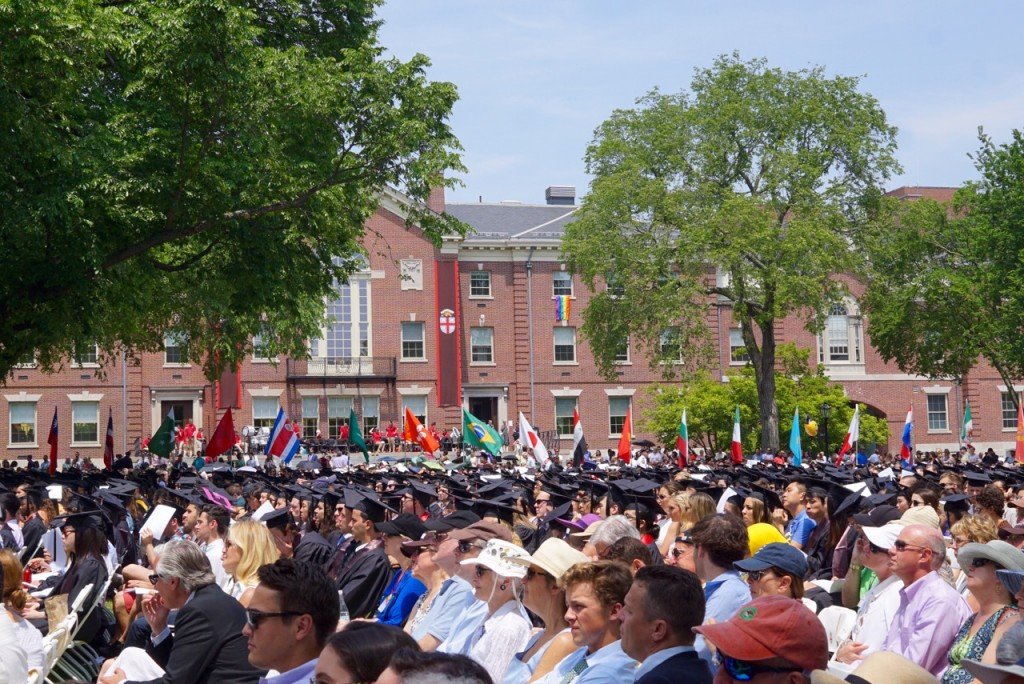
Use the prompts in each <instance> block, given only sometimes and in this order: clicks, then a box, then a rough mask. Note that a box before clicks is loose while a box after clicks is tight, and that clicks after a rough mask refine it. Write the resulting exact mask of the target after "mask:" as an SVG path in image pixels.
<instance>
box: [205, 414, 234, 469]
mask: <svg viewBox="0 0 1024 684" xmlns="http://www.w3.org/2000/svg"><path fill="white" fill-rule="evenodd" d="M233 446H235V422H234V420H233V419H232V418H231V409H228V410H227V411H226V412H225V413H224V417H223V418H221V419H220V422H219V423H218V424H217V429H216V430H214V431H213V436H212V437H210V441H209V442H208V443H207V445H206V457H207V458H217V457H218V456H220V455H221V454H223V453H226V452H228V451H230V450H231V447H233Z"/></svg>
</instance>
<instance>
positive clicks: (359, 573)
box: [337, 495, 391, 619]
mask: <svg viewBox="0 0 1024 684" xmlns="http://www.w3.org/2000/svg"><path fill="white" fill-rule="evenodd" d="M386 510H387V508H386V507H385V505H384V504H383V503H381V502H380V500H379V499H377V498H376V497H370V496H369V495H367V496H366V497H364V498H363V499H361V500H360V501H359V503H357V504H355V505H354V506H353V507H352V537H353V539H352V542H351V543H350V544H349V546H348V548H347V549H346V552H345V555H346V556H347V558H344V560H343V562H342V564H341V571H340V572H339V574H338V579H337V586H338V590H339V591H342V592H344V598H345V605H346V606H348V612H349V615H350V616H351V617H352V618H353V619H354V618H361V617H372V616H373V614H374V612H375V611H376V610H377V604H378V603H379V602H380V599H381V596H383V594H384V589H385V588H387V585H388V582H389V581H390V579H391V562H390V561H389V560H388V556H387V554H386V553H385V552H384V543H383V542H382V541H381V540H380V539H379V537H380V533H379V532H378V531H377V525H379V524H380V523H382V522H384V520H385V519H386V518H387V514H386V512H385V511H386Z"/></svg>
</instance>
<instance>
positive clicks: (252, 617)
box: [245, 608, 303, 629]
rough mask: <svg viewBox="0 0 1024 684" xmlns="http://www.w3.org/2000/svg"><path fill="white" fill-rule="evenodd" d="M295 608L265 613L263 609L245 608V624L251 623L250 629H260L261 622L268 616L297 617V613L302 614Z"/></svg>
mask: <svg viewBox="0 0 1024 684" xmlns="http://www.w3.org/2000/svg"><path fill="white" fill-rule="evenodd" d="M302 614H303V613H300V612H298V611H295V610H283V611H281V612H280V613H264V612H263V611H261V610H253V609H252V608H246V610H245V624H247V625H249V629H259V628H260V623H261V622H263V621H264V620H266V619H267V618H275V617H276V618H285V617H295V616H296V615H302Z"/></svg>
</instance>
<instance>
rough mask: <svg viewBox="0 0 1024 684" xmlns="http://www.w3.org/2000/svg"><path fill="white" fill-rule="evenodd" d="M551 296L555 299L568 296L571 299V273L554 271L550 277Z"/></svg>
mask: <svg viewBox="0 0 1024 684" xmlns="http://www.w3.org/2000/svg"><path fill="white" fill-rule="evenodd" d="M551 288H552V294H553V295H554V296H555V297H562V296H566V295H568V296H569V297H572V273H569V272H567V271H555V274H554V276H552V284H551Z"/></svg>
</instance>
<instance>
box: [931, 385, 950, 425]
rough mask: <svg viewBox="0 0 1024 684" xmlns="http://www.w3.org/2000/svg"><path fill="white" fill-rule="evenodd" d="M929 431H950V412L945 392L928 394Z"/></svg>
mask: <svg viewBox="0 0 1024 684" xmlns="http://www.w3.org/2000/svg"><path fill="white" fill-rule="evenodd" d="M928 431H929V432H948V431H949V412H948V410H947V403H946V395H945V394H929V395H928Z"/></svg>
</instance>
